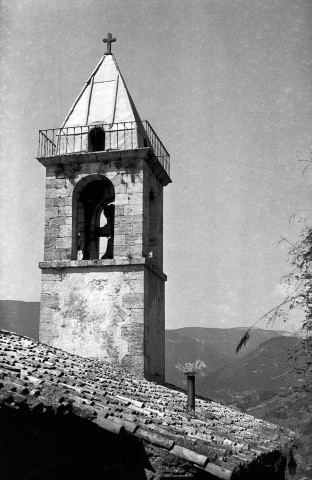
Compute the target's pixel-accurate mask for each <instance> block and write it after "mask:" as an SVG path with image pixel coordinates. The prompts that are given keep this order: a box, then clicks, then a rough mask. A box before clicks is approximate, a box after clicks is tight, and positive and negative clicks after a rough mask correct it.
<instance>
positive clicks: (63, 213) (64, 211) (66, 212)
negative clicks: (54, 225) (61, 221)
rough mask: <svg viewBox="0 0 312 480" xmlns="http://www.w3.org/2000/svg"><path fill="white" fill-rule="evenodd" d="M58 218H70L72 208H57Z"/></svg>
mask: <svg viewBox="0 0 312 480" xmlns="http://www.w3.org/2000/svg"><path fill="white" fill-rule="evenodd" d="M58 210H59V213H58V215H59V217H70V216H71V215H72V210H73V209H72V207H59V209H58Z"/></svg>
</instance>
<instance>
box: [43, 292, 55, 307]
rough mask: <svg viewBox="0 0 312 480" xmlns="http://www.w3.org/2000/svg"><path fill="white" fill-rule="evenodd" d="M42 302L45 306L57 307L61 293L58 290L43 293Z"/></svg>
mask: <svg viewBox="0 0 312 480" xmlns="http://www.w3.org/2000/svg"><path fill="white" fill-rule="evenodd" d="M41 303H42V305H43V306H44V307H49V308H57V307H58V305H59V295H58V293H56V292H52V293H42V294H41Z"/></svg>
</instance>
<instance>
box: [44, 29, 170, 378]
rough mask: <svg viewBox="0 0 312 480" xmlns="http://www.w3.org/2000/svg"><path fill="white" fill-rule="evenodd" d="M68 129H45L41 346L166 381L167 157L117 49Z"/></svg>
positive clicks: (98, 69) (66, 125) (77, 103)
mask: <svg viewBox="0 0 312 480" xmlns="http://www.w3.org/2000/svg"><path fill="white" fill-rule="evenodd" d="M104 41H105V42H106V43H107V52H106V53H105V54H104V56H103V58H102V59H101V60H100V62H99V64H98V65H97V67H96V68H95V70H94V71H93V73H92V74H91V76H90V78H89V79H88V81H87V83H86V84H85V86H84V87H83V89H82V91H81V93H80V95H79V96H78V98H77V100H76V101H75V103H74V105H73V106H72V108H71V109H70V111H69V113H68V115H67V117H66V118H65V121H64V123H63V125H62V126H61V127H60V128H57V129H55V130H41V131H40V135H39V137H40V138H39V154H38V160H39V162H40V163H41V164H42V165H44V166H45V167H46V207H45V208H46V209H45V214H46V219H45V241H44V261H43V262H41V263H40V265H39V266H40V268H41V270H42V292H41V310H40V341H41V342H44V343H47V344H48V345H52V346H54V347H57V348H61V349H63V350H66V351H68V352H71V353H74V354H78V355H82V356H84V357H97V358H98V359H100V360H102V361H103V362H106V363H110V364H116V365H120V366H122V367H124V368H126V369H128V370H134V371H135V372H136V374H137V375H140V376H145V377H147V378H149V377H151V378H153V377H154V378H159V379H164V373H165V351H164V337H165V288H164V287H165V281H166V276H165V275H164V273H163V187H164V186H166V185H168V183H170V182H171V180H170V176H169V174H170V173H169V161H170V159H169V154H168V152H167V150H166V149H165V148H164V146H163V145H162V143H161V142H160V140H159V138H158V137H157V135H156V133H155V132H154V130H153V129H152V127H151V126H150V125H149V123H148V122H142V121H141V120H140V117H139V115H138V113H137V110H136V108H135V106H134V103H133V101H132V99H131V97H130V95H129V92H128V90H127V87H126V85H125V83H124V80H123V78H122V76H121V73H120V70H119V68H118V65H117V63H116V60H115V58H114V56H113V54H112V53H111V42H114V41H115V39H113V38H112V36H111V34H108V36H107V39H105V40H104Z"/></svg>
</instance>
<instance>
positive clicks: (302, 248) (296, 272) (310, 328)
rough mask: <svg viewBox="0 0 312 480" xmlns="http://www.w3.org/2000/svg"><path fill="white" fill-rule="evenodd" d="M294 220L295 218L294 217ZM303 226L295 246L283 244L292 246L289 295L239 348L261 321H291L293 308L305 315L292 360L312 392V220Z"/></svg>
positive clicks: (282, 240) (266, 315)
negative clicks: (289, 318) (281, 319)
mask: <svg viewBox="0 0 312 480" xmlns="http://www.w3.org/2000/svg"><path fill="white" fill-rule="evenodd" d="M293 217H294V216H293ZM300 221H301V222H303V225H304V226H303V227H302V229H301V232H300V234H299V237H298V240H297V241H296V242H295V243H292V242H290V240H289V239H287V238H282V239H281V240H280V242H279V243H282V242H286V243H288V244H289V252H288V255H289V262H290V266H291V270H290V272H289V273H288V274H287V275H286V276H284V277H283V282H285V283H286V284H287V285H288V292H287V294H286V296H285V298H284V300H283V301H282V302H281V303H279V304H278V305H276V306H275V307H273V308H272V309H271V310H269V311H268V312H266V313H265V314H264V315H262V316H261V317H260V318H259V319H258V320H257V321H256V322H255V323H254V324H253V325H252V326H251V327H250V328H249V329H248V330H247V331H246V332H245V334H244V336H243V337H242V338H241V340H240V342H239V344H238V345H237V348H236V353H238V352H239V351H240V350H241V349H242V347H243V346H244V345H245V344H246V343H247V341H248V339H249V337H250V331H251V330H252V328H253V327H254V326H255V325H256V324H257V323H258V322H260V321H262V320H266V321H268V322H269V323H274V321H275V320H276V319H277V318H281V317H282V318H284V320H285V321H287V318H288V316H289V314H290V312H291V311H292V310H293V309H300V310H302V311H303V312H304V321H303V323H302V338H301V341H300V342H298V347H297V348H296V349H295V350H294V351H293V353H292V355H291V356H290V359H292V360H293V362H294V368H295V371H296V373H298V375H302V377H304V378H303V380H304V383H303V384H302V387H301V389H303V390H308V391H312V226H311V225H309V219H308V218H306V217H304V218H301V219H300Z"/></svg>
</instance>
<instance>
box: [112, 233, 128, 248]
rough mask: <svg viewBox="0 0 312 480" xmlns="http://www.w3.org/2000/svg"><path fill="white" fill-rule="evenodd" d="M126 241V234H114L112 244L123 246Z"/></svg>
mask: <svg viewBox="0 0 312 480" xmlns="http://www.w3.org/2000/svg"><path fill="white" fill-rule="evenodd" d="M125 243H126V235H115V236H114V245H115V246H117V245H118V246H124V245H125Z"/></svg>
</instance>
